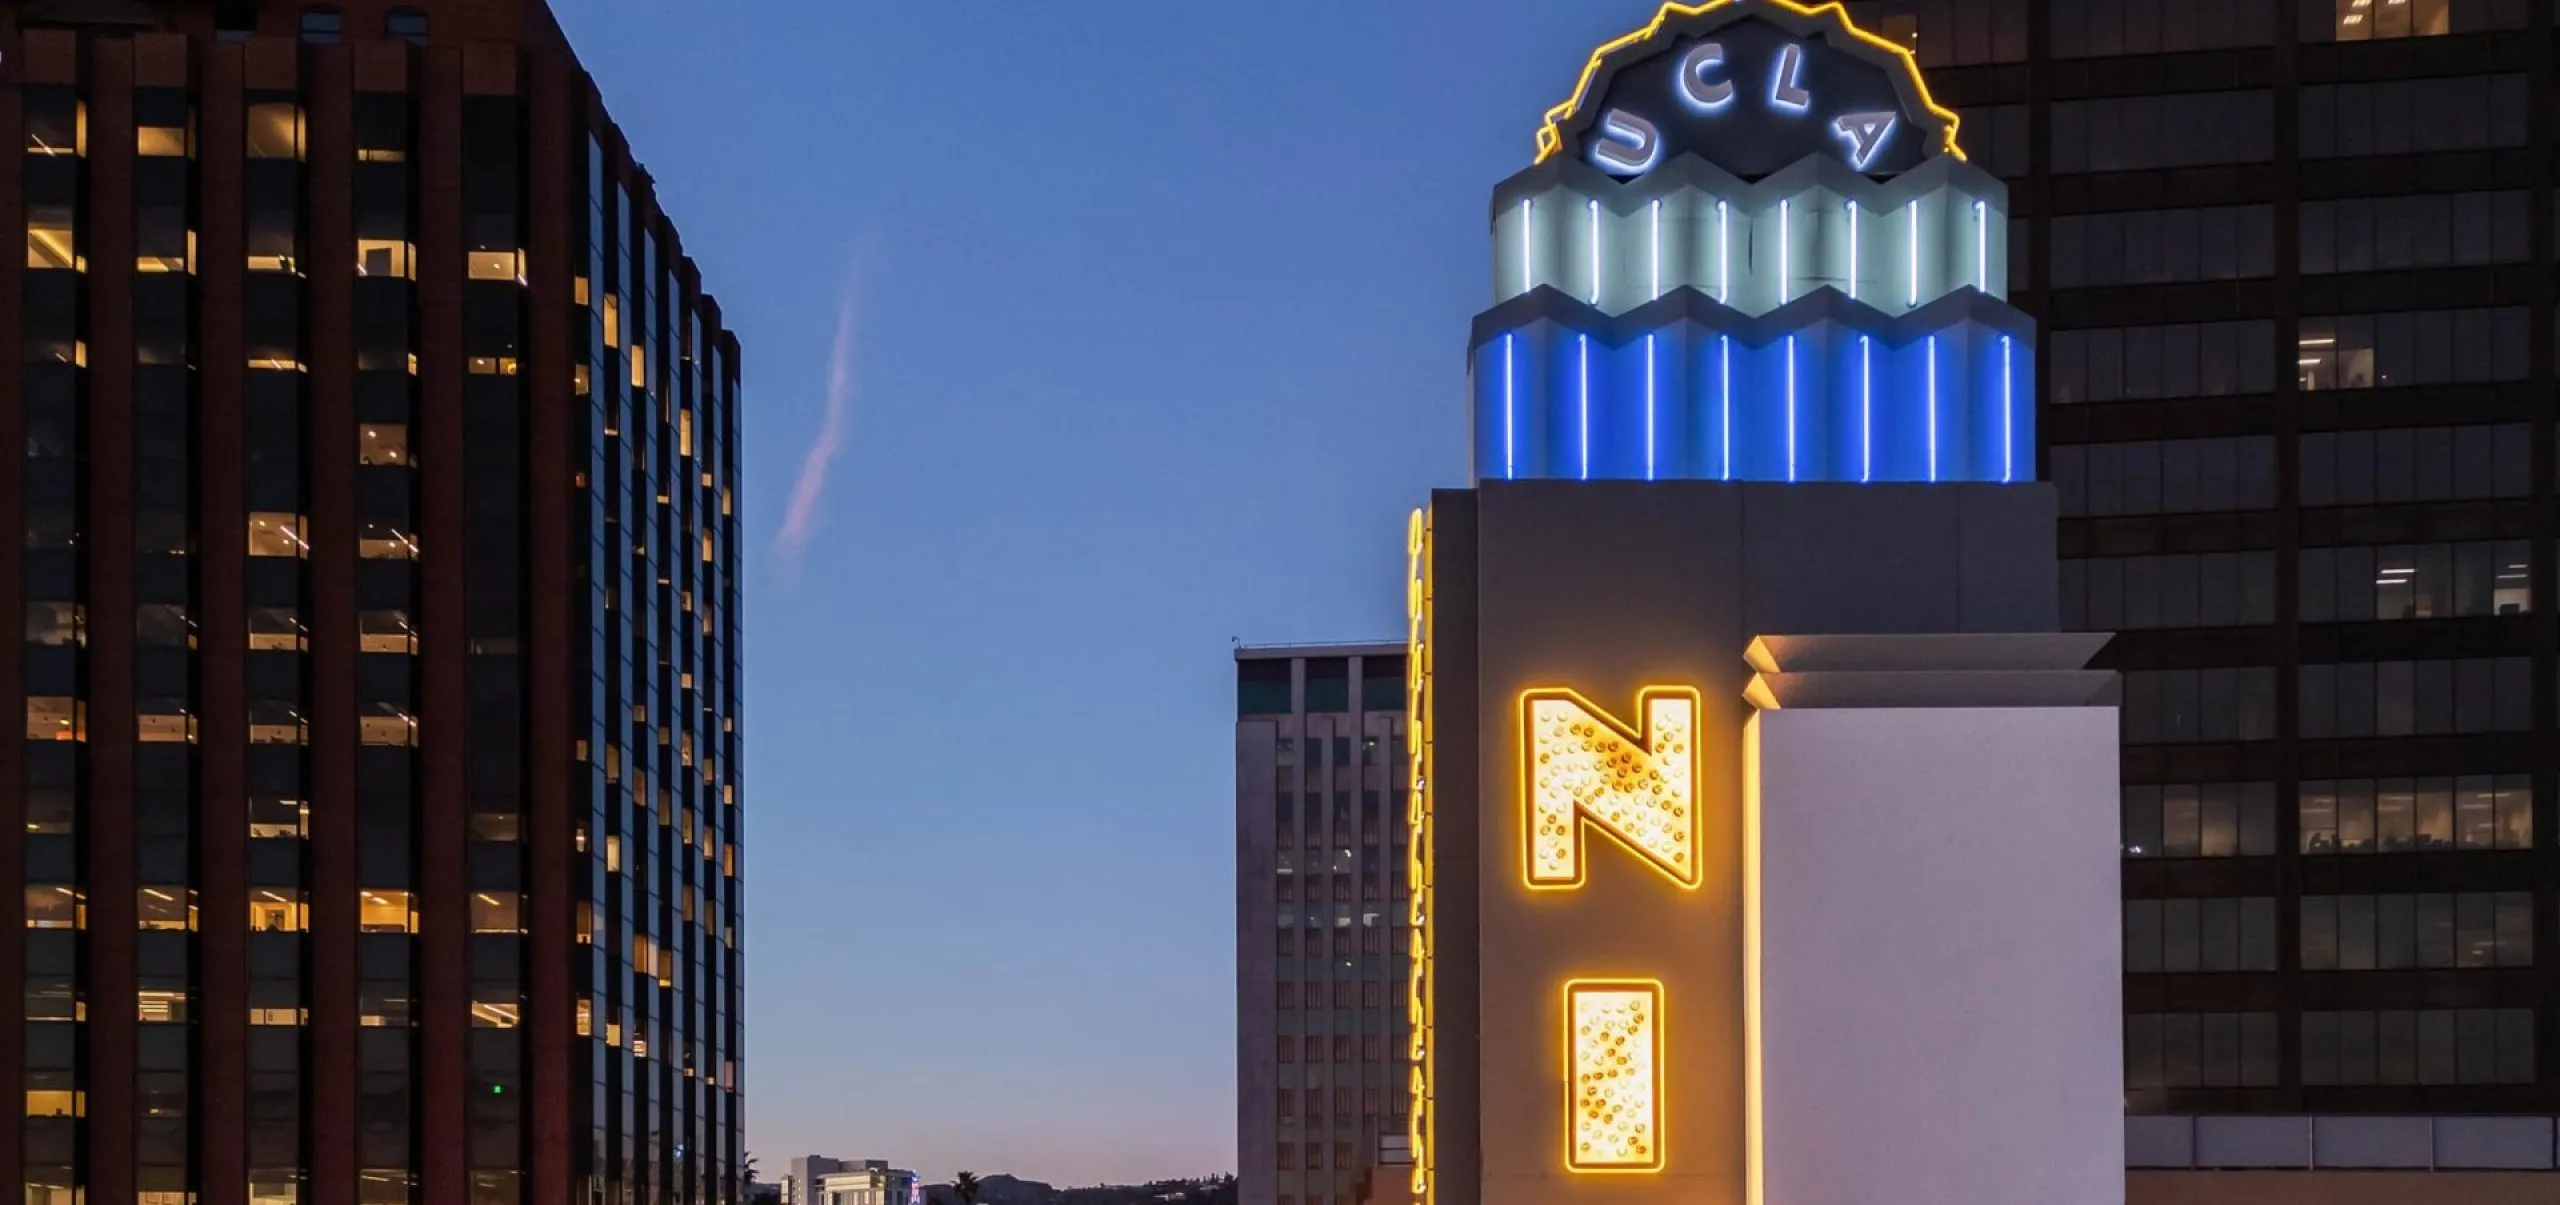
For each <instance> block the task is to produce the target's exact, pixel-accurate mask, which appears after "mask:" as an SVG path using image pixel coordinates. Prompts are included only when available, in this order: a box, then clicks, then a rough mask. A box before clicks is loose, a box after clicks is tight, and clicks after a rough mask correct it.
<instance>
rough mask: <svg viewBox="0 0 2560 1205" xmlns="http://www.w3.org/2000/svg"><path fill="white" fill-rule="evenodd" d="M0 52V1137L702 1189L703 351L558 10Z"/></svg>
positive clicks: (69, 1192) (722, 420)
mask: <svg viewBox="0 0 2560 1205" xmlns="http://www.w3.org/2000/svg"><path fill="white" fill-rule="evenodd" d="M0 56H5V57H4V59H0V61H5V67H0V139H6V140H7V141H9V142H10V143H12V144H14V145H17V146H19V147H20V148H21V151H20V153H19V154H15V155H5V156H0V206H5V212H6V213H7V214H8V218H9V220H10V221H11V222H13V223H16V224H18V225H20V226H22V227H23V229H24V234H25V239H26V245H27V254H26V256H25V257H24V259H23V261H22V260H20V259H19V258H17V257H10V258H9V259H8V260H6V261H0V331H8V332H10V333H11V335H12V337H14V338H17V339H19V341H20V343H21V347H20V349H19V351H18V352H17V353H14V354H10V355H6V356H0V448H6V449H7V453H6V455H0V528H6V529H9V530H12V531H14V532H16V533H18V534H17V535H15V536H13V537H12V538H10V539H8V540H5V541H0V583H6V584H7V585H6V589H5V592H0V628H5V629H7V630H12V631H19V632H21V633H23V636H22V639H20V640H15V641H8V642H5V643H0V696H5V697H6V700H7V704H8V706H10V707H11V708H12V709H15V710H18V711H20V712H22V713H23V715H24V717H25V721H24V723H23V724H14V723H13V724H11V725H9V726H7V727H6V728H5V729H0V783H6V784H7V785H6V786H5V788H0V809H6V810H7V811H8V812H9V813H10V814H8V815H6V816H5V817H0V867H5V868H6V869H5V871H0V873H6V874H7V875H9V876H11V877H12V878H13V879H14V880H15V882H16V884H17V885H16V886H15V887H12V888H11V889H10V890H8V891H6V892H5V893H0V908H6V909H9V910H12V911H13V912H14V913H15V915H16V917H17V919H16V920H14V921H11V920H6V919H0V980H5V981H9V982H14V983H17V984H19V985H20V987H21V989H22V990H8V991H0V1077H6V1078H14V1079H19V1080H23V1082H24V1087H25V1093H26V1095H25V1099H26V1101H27V1110H26V1115H25V1117H24V1118H23V1120H22V1122H20V1123H18V1124H12V1125H7V1126H0V1177H5V1178H8V1179H11V1180H13V1181H15V1182H17V1183H20V1184H23V1186H24V1188H23V1194H24V1199H25V1200H27V1201H28V1202H30V1205H35V1203H42V1205H72V1203H75V1202H79V1201H83V1200H86V1201H92V1202H142V1203H148V1205H198V1203H201V1205H286V1203H289V1202H307V1203H310V1205H375V1203H383V1205H389V1203H392V1202H421V1203H426V1205H519V1203H529V1202H535V1201H540V1202H571V1201H575V1202H596V1203H612V1205H626V1203H641V1202H650V1203H654V1202H725V1201H730V1200H734V1199H735V1197H736V1194H737V1193H738V1191H739V1189H740V1186H739V1183H738V1180H737V1177H736V1175H735V1169H736V1167H737V1164H738V1162H739V1158H740V1154H741V1152H740V1149H739V1138H738V1134H739V1124H740V1121H739V1119H740V1113H739V1103H738V1102H739V1095H738V1090H739V1083H738V1075H739V1070H738V1062H739V1058H740V1030H739V1027H740V1018H741V1010H740V978H739V966H740V956H739V952H738V945H737V942H738V932H737V930H738V923H739V906H740V898H741V893H740V889H739V883H740V879H739V877H738V871H739V866H738V856H739V855H738V840H739V833H740V825H739V819H738V817H739V807H740V802H741V801H740V799H739V785H738V768H739V766H740V758H739V741H740V739H741V737H740V734H739V731H738V727H737V719H738V714H739V689H740V687H739V679H738V673H737V666H738V647H739V646H738V640H739V628H740V618H739V616H740V612H739V609H738V604H739V588H738V583H737V578H736V570H737V565H738V554H737V538H736V532H737V521H736V517H735V515H736V489H737V485H738V422H739V396H738V394H739V372H740V369H739V360H738V346H737V343H736V341H735V340H734V338H732V336H731V335H730V334H729V333H728V332H727V331H726V330H725V329H724V328H723V326H722V325H721V320H720V312H719V309H718V307H717V306H716V305H715V304H714V303H713V302H712V301H711V300H710V298H709V297H708V296H706V295H705V294H704V292H703V285H702V280H701V276H700V273H699V272H698V271H697V270H696V268H695V267H694V265H693V264H692V262H691V261H689V260H687V259H686V258H685V257H684V256H683V254H682V251H681V248H680V245H679V243H678V241H677V239H676V235H675V231H674V229H673V227H672V226H671V225H670V224H669V222H668V219H667V218H666V217H665V215H663V214H662V213H661V212H660V211H659V209H658V207H657V205H656V202H655V200H654V199H653V195H652V190H651V187H650V183H649V180H648V177H647V175H646V173H645V172H643V171H642V170H641V169H640V168H639V167H638V165H637V164H636V162H635V161H634V158H633V153H632V151H631V149H630V148H629V147H628V146H627V145H626V144H625V143H624V141H623V139H622V137H621V135H620V134H619V133H618V132H617V130H616V129H615V127H614V125H613V123H612V121H611V119H610V118H609V117H608V116H607V115H606V113H605V111H604V109H603V107H602V104H601V103H600V101H599V99H598V97H597V95H596V92H595V88H594V85H593V83H592V81H591V80H590V79H589V78H588V77H587V76H586V74H585V73H584V71H583V70H582V69H581V68H580V66H579V64H578V62H577V60H576V58H575V57H574V55H573V54H572V52H571V50H570V48H569V46H568V44H567V42H566V40H565V39H564V38H563V36H562V34H561V32H560V30H559V27H558V25H557V24H556V22H555V21H554V20H553V18H552V16H551V15H550V13H549V12H548V11H547V10H545V9H544V7H543V6H542V4H541V3H540V2H539V0H421V2H417V3H411V4H406V5H400V6H392V5H388V4H383V3H375V2H371V0H356V2H351V3H347V4H343V5H338V6H322V5H310V6H306V5H301V4H288V3H280V2H270V0H260V2H255V3H244V2H230V3H211V2H205V0H118V2H113V3H98V2H86V3H61V2H56V0H29V2H28V3H24V4H19V5H13V6H11V7H10V8H8V9H7V10H6V11H0Z"/></svg>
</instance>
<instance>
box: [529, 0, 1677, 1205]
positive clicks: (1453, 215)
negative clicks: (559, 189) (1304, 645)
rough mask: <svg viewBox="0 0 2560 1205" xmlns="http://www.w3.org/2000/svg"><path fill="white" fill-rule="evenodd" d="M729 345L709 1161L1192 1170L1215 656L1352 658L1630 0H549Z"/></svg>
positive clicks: (1225, 855) (1219, 708)
mask: <svg viewBox="0 0 2560 1205" xmlns="http://www.w3.org/2000/svg"><path fill="white" fill-rule="evenodd" d="M553 4H554V6H555V7H556V8H557V9H558V11H559V12H560V16H561V19H562V21H563V22H564V23H565V24H566V25H567V26H568V29H569V34H570V37H571V40H572V41H573V42H574V43H575V44H576V47H577V50H578V52H579V54H580V55H581V57H582V58H583V59H584V60H585V62H586V64H587V66H588V68H589V69H590V70H591V71H592V72H594V74H595V76H596V78H597V81H598V83H599V85H600V86H601V87H602V89H603V92H604V95H605V98H606V103H607V104H608V105H609V106H610V107H611V109H612V111H613V113H614V114H615V116H616V118H617V119H618V120H619V121H620V122H621V124H622V127H623V129H624V131H625V132H626V134H627V135H628V136H629V138H630V140H631V142H632V145H633V147H634V148H635V151H636V153H637V154H638V155H639V157H640V158H641V159H642V161H643V162H645V163H646V165H647V166H648V168H649V169H650V171H651V172H652V174H653V175H654V176H655V177H656V179H657V182H658V195H659V198H660V200H661V202H662V203H663V204H664V205H665V207H666V209H667V210H668V212H669V213H670V214H671V215H672V216H673V217H674V219H675V221H676V223H677V225H678V227H679V228H680V229H681V230H682V231H683V234H684V240H685V249H686V251H687V252H688V253H689V254H690V255H692V256H693V258H694V259H695V260H696V261H698V262H699V263H700V264H701V266H702V275H703V279H704V282H705V286H706V287H707V288H708V289H710V290H711V291H713V292H714V293H716V294H717V296H718V297H719V299H720V302H721V305H722V308H723V310H724V312H725V315H726V317H727V320H728V323H729V325H730V326H731V327H732V328H733V329H735V330H736V331H737V332H738V335H739V338H740V339H741V340H742V342H743V344H744V347H745V363H746V376H747V404H746V409H745V414H746V419H745V421H746V428H747V439H746V460H747V465H746V467H747V482H746V488H745V491H744V492H745V506H746V516H747V518H746V527H747V534H748V539H749V553H748V571H747V579H746V580H747V587H748V590H749V592H750V594H749V599H748V605H747V635H746V656H747V711H746V716H747V732H748V737H747V767H746V798H747V822H746V823H747V833H746V850H747V862H748V866H749V876H750V877H749V879H748V887H747V896H746V900H747V909H748V924H747V934H746V941H747V942H748V971H747V976H748V978H747V993H748V1008H747V1020H748V1030H747V1052H748V1070H747V1075H748V1082H747V1089H748V1093H749V1096H748V1131H747V1133H748V1146H749V1148H750V1149H752V1150H753V1151H755V1152H756V1153H757V1155H758V1156H759V1157H760V1160H761V1164H762V1170H763V1172H764V1175H765V1176H766V1178H768V1179H773V1178H778V1177H779V1176H780V1174H781V1173H782V1172H783V1171H784V1170H785V1165H786V1164H787V1162H788V1160H789V1159H790V1158H791V1157H792V1156H794V1155H801V1154H812V1153H818V1154H831V1155H838V1156H844V1157H853V1158H865V1157H868V1158H883V1159H889V1160H892V1161H893V1162H895V1163H897V1164H898V1165H900V1166H908V1167H913V1168H915V1169H917V1170H919V1171H921V1172H923V1173H924V1174H925V1175H926V1176H927V1177H929V1178H934V1179H943V1178H948V1177H949V1176H950V1174H951V1173H952V1172H953V1171H954V1170H955V1169H957V1168H962V1167H967V1168H971V1169H973V1170H976V1171H978V1172H980V1173H981V1174H988V1173H994V1172H1010V1173H1013V1174H1016V1175H1021V1176H1024V1177H1028V1178H1034V1179H1042V1180H1049V1181H1053V1182H1056V1183H1060V1184H1076V1183H1093V1182H1095V1181H1098V1180H1141V1179H1149V1178H1155V1177H1162V1176H1175V1175H1187V1174H1204V1173H1210V1172H1229V1171H1233V1170H1234V1168H1235V1107H1234V1085H1235V1001H1234V996H1235V950H1234V945H1235V933H1234V914H1235V883H1234V859H1235V835H1234V797H1233V789H1234V783H1233V779H1234V756H1233V752H1232V750H1233V725H1234V693H1233V692H1234V688H1233V679H1234V670H1233V664H1232V661H1231V657H1230V652H1229V646H1230V642H1231V641H1234V640H1243V641H1245V642H1249V643H1272V642H1284V641H1303V640H1360V639H1380V638H1398V637H1400V636H1401V633H1402V626H1403V620H1402V615H1401V603H1402V593H1401V591H1402V572H1403V546H1402V542H1403V531H1404V515H1405V513H1406V512H1407V511H1408V510H1410V509H1411V508H1412V507H1413V506H1415V505H1416V504H1418V503H1420V502H1422V501H1423V500H1424V499H1425V497H1426V491H1427V490H1429V489H1430V488H1431V487H1433V486H1446V485H1460V484H1464V480H1465V475H1466V469H1467V462H1466V447H1465V439H1466V434H1465V432H1466V415H1465V406H1466V393H1465V389H1464V385H1465V359H1464V352H1465V344H1466V337H1467V323H1468V319H1469V318H1470V317H1471V316H1473V315H1474V313H1475V312H1476V311H1477V310H1479V309H1482V308H1483V307H1484V306H1485V304H1486V303H1487V300H1488V285H1487V283H1486V272H1487V264H1488V258H1489V253H1488V249H1487V246H1486V237H1487V235H1486V218H1485V213H1486V205H1487V200H1488V197H1489V195H1490V191H1491V189H1492V187H1493V185H1494V184H1495V182H1497V181H1498V180H1500V179H1501V178H1502V177H1504V176H1506V175H1508V174H1510V173H1511V172H1513V171H1516V170H1518V169H1519V168H1521V167H1523V166H1525V165H1526V164H1527V163H1528V161H1529V158H1530V151H1531V136H1532V132H1533V131H1534V129H1535V126H1536V123H1537V120H1538V117H1539V114H1540V113H1541V111H1542V110H1543V109H1544V108H1545V107H1546V106H1547V105H1549V104H1551V103H1553V102H1555V101H1557V100H1559V99H1561V98H1562V96H1563V94H1564V93H1565V92H1566V91H1567V90H1568V89H1570V87H1571V86H1572V84H1573V82H1574V77H1575V74H1576V72H1577V71H1578V70H1579V68H1580V66H1581V64H1582V61H1583V58H1584V56H1585V55H1586V54H1587V53H1588V52H1589V50H1590V48H1591V47H1592V46H1594V45H1595V44H1597V43H1598V42H1600V41H1602V40H1604V39H1605V38H1607V37H1609V36H1611V35H1614V34H1616V33H1619V32H1622V31H1624V30H1625V29H1627V28H1629V27H1631V26H1633V25H1635V24H1638V23H1640V22H1641V21H1642V20H1644V19H1645V18H1646V17H1648V16H1649V15H1650V13H1651V8H1652V6H1651V4H1650V3H1649V2H1646V0H1609V2H1607V3H1597V4H1594V3H1573V4H1566V3H1557V2H1555V0H1480V2H1477V3H1468V4H1460V3H1457V2H1456V0H1316V2H1308V3H1291V4H1246V3H1235V2H1201V0H1190V2H1184V3H1177V2H1174V0H1081V2H1078V3H1048V4H1011V3H953V2H950V0H733V2H731V3H713V2H711V0H553Z"/></svg>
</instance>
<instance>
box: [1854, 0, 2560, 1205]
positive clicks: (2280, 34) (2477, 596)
mask: <svg viewBox="0 0 2560 1205" xmlns="http://www.w3.org/2000/svg"><path fill="white" fill-rule="evenodd" d="M1849 7H1850V9H1851V11H1852V12H1853V13H1855V14H1856V15H1857V16H1858V18H1859V19H1860V20H1861V21H1862V22H1863V23H1865V24H1866V25H1868V26H1869V27H1870V28H1876V29H1880V30H1881V31H1883V32H1884V33H1885V34H1886V35H1887V36H1890V37H1893V38H1894V39H1896V40H1897V41H1900V42H1902V43H1903V44H1905V45H1907V46H1909V47H1911V48H1912V49H1913V50H1915V51H1916V53H1917V55H1918V57H1919V59H1920V61H1921V63H1922V64H1923V65H1924V66H1925V67H1926V68H1927V69H1928V77H1929V80H1930V83H1931V86H1932V88H1933V89H1934V90H1935V93H1936V95H1937V97H1938V99H1939V100H1941V101H1942V102H1944V103H1946V104H1948V105H1950V106H1953V107H1955V108H1956V109H1958V110H1959V111H1960V112H1961V113H1962V114H1963V117H1964V121H1963V136H1964V142H1965V146H1966V149H1967V150H1969V151H1970V152H1971V153H1972V155H1973V158H1974V160H1975V162H1977V163H1980V164H1982V165H1983V166H1985V167H1987V168H1988V169H1990V170H1991V171H1993V172H1994V173H1997V174H1998V175H2000V176H2001V177H2003V178H2004V179H2005V180H2006V181H2007V182H2008V184H2009V188H2010V194H2009V195H2010V201H2011V212H2010V222H2011V226H2012V233H2011V238H2010V245H2011V248H2012V254H2011V257H2010V260H2009V265H2008V275H2009V284H2010V286H2011V288H2012V290H2013V295H2014V296H2016V297H2018V298H2020V299H2021V304H2022V305H2023V306H2024V307H2026V308H2028V309H2030V310H2032V311H2033V312H2034V313H2036V314H2037V315H2038V317H2039V319H2040V320H2041V322H2042V326H2043V331H2042V346H2041V348H2040V352H2041V355H2040V359H2039V363H2040V364H2041V365H2042V366H2043V369H2044V371H2043V373H2042V380H2041V387H2040V390H2039V395H2038V409H2039V431H2040V433H2041V437H2042V441H2043V442H2042V446H2041V447H2040V449H2039V453H2040V459H2041V464H2042V467H2043V469H2044V471H2045V472H2046V474H2047V475H2048V476H2049V478H2050V480H2051V481H2052V482H2053V483H2054V485H2055V487H2056V488H2057V489H2058V490H2059V492H2060V499H2061V510H2062V521H2061V532H2060V541H2061V554H2062V558H2063V559H2062V610H2063V621H2064V623H2065V625H2066V626H2069V627H2076V628H2084V629H2087V630H2092V631H2115V632H2120V633H2121V635H2119V636H2117V637H2116V639H2115V641H2114V643H2113V644H2112V645H2111V646H2110V648H2109V651H2108V653H2107V656H2106V660H2105V662H2104V663H2105V664H2108V665H2112V666H2114V667H2116V668H2119V669H2121V670H2123V671H2124V674H2125V704H2124V725H2125V727H2124V734H2123V735H2124V757H2123V766H2124V778H2125V788H2124V817H2123V820H2124V834H2123V850H2124V859H2125V860H2124V887H2125V895H2126V902H2125V917H2124V922H2125V930H2124V960H2125V972H2126V1008H2127V1017H2126V1026H2125V1055H2126V1067H2125V1072H2126V1092H2127V1103H2128V1105H2129V1107H2130V1108H2131V1109H2132V1110H2133V1111H2135V1112H2137V1113H2145V1114H2169V1115H2215V1114H2272V1115H2287V1116H2290V1115H2305V1116H2309V1115H2331V1114H2412V1115H2416V1114H2518V1115H2533V1114H2541V1115H2545V1116H2548V1115H2549V1114H2552V1113H2555V1112H2560V1043H2555V1042H2554V1041H2553V1040H2552V1036H2553V1031H2552V1028H2551V1026H2552V1025H2553V1022H2554V1018H2555V1016H2560V1012H2555V1006H2560V957H2555V954H2560V946H2556V945H2555V944H2554V942H2555V940H2560V933H2555V930H2554V924H2555V922H2556V921H2560V844H2555V842H2554V837H2555V836H2560V832H2555V830H2554V825H2553V812H2552V790H2553V772H2554V770H2555V769H2556V768H2560V739H2555V737H2554V735H2553V731H2554V723H2555V712H2554V710H2553V707H2554V694H2553V689H2552V682H2553V653H2554V651H2555V648H2560V639H2555V636H2560V633H2555V631H2554V626H2553V625H2554V618H2553V614H2552V607H2551V605H2550V602H2549V599H2550V598H2551V597H2552V595H2551V593H2550V591H2551V577H2550V563H2551V555H2552V545H2551V539H2552V534H2553V532H2552V509H2553V508H2552V506H2551V502H2550V499H2551V497H2552V492H2553V478H2552V457H2551V456H2550V455H2549V450H2550V448H2551V447H2552V443H2553V437H2554V431H2553V427H2552V425H2551V424H2552V418H2551V413H2550V407H2549V405H2548V404H2547V399H2548V398H2549V397H2550V396H2551V393H2552V389H2553V384H2554V377H2553V359H2552V338H2551V332H2552V329H2553V312H2552V309H2551V304H2552V297H2551V289H2550V288H2549V286H2548V284H2547V282H2546V281H2545V279H2544V278H2545V277H2547V276H2548V275H2549V273H2548V272H2547V271H2546V270H2545V267H2544V266H2545V265H2547V264H2548V263H2549V262H2550V260H2551V258H2552V255H2553V241H2552V212H2553V208H2552V194H2551V191H2550V187H2551V178H2550V169H2549V162H2550V159H2551V147H2552V145H2553V133H2552V128H2551V126H2550V125H2549V123H2548V122H2546V121H2543V120H2542V119H2541V116H2540V115H2542V114H2545V113H2547V112H2550V111H2551V110H2552V108H2553V105H2554V103H2555V93H2554V91H2553V88H2554V85H2553V83H2552V76H2551V72H2550V70H2549V67H2548V61H2549V59H2550V57H2551V50H2550V44H2551V40H2552V33H2553V28H2552V23H2551V22H2552V15H2551V11H2550V7H2549V6H2547V5H2533V4H2523V3H2516V2H2514V0H2232V2H2230V3H2214V4H2189V5H2182V4H2124V5H2115V4H2103V5H2101V4H2092V3H2073V2H2068V0H2051V2H2047V0H1991V2H1988V3H1952V2H1946V0H1918V2H1905V0H1881V2H1874V3H1869V2H1854V3H1852V4H1850V6H1849ZM2546 1130H2547V1127H2546ZM2544 1145H2545V1147H2546V1149H2547V1146H2548V1140H2547V1137H2546V1139H2545V1143H2544ZM2543 1165H2544V1166H2548V1165H2549V1161H2548V1159H2547V1158H2545V1159H2544V1160H2543Z"/></svg>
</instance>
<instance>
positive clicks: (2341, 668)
mask: <svg viewBox="0 0 2560 1205" xmlns="http://www.w3.org/2000/svg"><path fill="white" fill-rule="evenodd" d="M2299 682H2300V684H2301V700H2300V702H2301V707H2300V720H2301V732H2300V733H2299V735H2301V736H2303V737H2305V738H2309V739H2325V738H2329V737H2364V736H2432V735H2437V734H2442V733H2452V732H2521V731H2523V730H2525V729H2527V728H2530V727H2532V726H2533V659H2532V658H2530V657H2463V658H2458V659H2453V660H2437V661H2352V662H2341V663H2339V664H2336V665H2306V666H2303V667H2302V668H2301V670H2300V677H2299Z"/></svg>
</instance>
